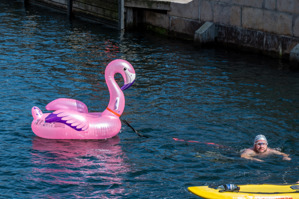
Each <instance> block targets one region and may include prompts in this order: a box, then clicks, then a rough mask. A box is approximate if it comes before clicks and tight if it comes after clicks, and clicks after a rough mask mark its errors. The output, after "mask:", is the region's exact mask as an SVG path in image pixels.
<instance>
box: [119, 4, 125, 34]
mask: <svg viewBox="0 0 299 199" xmlns="http://www.w3.org/2000/svg"><path fill="white" fill-rule="evenodd" d="M118 28H119V29H120V30H124V29H125V2H124V0H118Z"/></svg>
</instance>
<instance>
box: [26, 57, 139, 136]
mask: <svg viewBox="0 0 299 199" xmlns="http://www.w3.org/2000/svg"><path fill="white" fill-rule="evenodd" d="M116 73H120V74H121V75H122V77H123V79H124V86H123V87H121V88H120V87H119V86H118V84H117V83H116V81H115V79H114V75H115V74H116ZM135 77H136V74H135V70H134V68H133V66H132V65H131V64H130V63H129V62H127V61H125V60H121V59H117V60H114V61H112V62H110V63H109V64H108V65H107V67H106V70H105V80H106V84H107V86H108V89H109V93H110V101H109V104H108V106H107V108H106V109H105V110H104V111H103V112H92V113H89V112H88V108H87V106H86V105H85V104H84V103H83V102H80V101H78V100H74V99H67V98H59V99H56V100H54V101H52V102H50V103H49V104H48V105H47V106H46V109H47V110H48V111H54V112H52V113H43V112H42V111H41V110H40V109H39V108H38V107H36V106H34V107H32V110H31V112H32V116H33V121H32V124H31V128H32V131H33V132H34V133H35V134H36V135H37V136H39V137H42V138H47V139H107V138H112V137H114V136H115V135H117V134H118V133H119V131H120V128H121V121H120V119H119V117H120V116H121V114H122V113H123V111H124V108H125V97H124V94H123V92H122V91H123V90H125V89H127V88H129V87H130V86H131V85H132V84H133V83H134V81H135Z"/></svg>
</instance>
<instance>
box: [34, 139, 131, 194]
mask: <svg viewBox="0 0 299 199" xmlns="http://www.w3.org/2000/svg"><path fill="white" fill-rule="evenodd" d="M32 149H33V150H32V154H31V156H32V157H31V162H32V166H33V168H32V175H31V177H30V178H31V180H32V181H34V182H35V183H38V184H40V183H41V184H47V185H49V186H50V187H49V188H48V189H51V187H52V188H53V189H55V187H53V185H59V186H69V185H77V186H76V190H72V194H71V195H74V196H78V197H79V196H80V197H84V194H86V192H87V191H84V192H83V193H81V192H82V191H83V190H82V189H86V188H88V189H89V191H88V192H89V193H88V195H91V196H98V197H101V198H105V197H107V198H111V197H113V198H116V197H117V196H120V195H122V194H123V193H124V189H123V188H122V187H121V184H122V183H123V174H124V173H127V172H129V171H130V168H129V165H127V164H126V163H125V162H124V160H123V158H124V154H123V152H122V150H121V146H120V145H119V137H114V138H112V139H108V140H103V141H93V140H89V141H80V140H47V139H42V138H38V137H35V138H34V139H33V141H32ZM97 187H101V189H97ZM104 187H106V188H105V189H103V188H104ZM67 195H69V193H67V194H66V195H64V194H63V193H57V196H59V197H62V196H64V197H66V196H67Z"/></svg>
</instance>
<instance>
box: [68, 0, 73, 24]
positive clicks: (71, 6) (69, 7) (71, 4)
mask: <svg viewBox="0 0 299 199" xmlns="http://www.w3.org/2000/svg"><path fill="white" fill-rule="evenodd" d="M72 12H73V0H68V1H67V17H68V18H69V19H72V17H73V13H72Z"/></svg>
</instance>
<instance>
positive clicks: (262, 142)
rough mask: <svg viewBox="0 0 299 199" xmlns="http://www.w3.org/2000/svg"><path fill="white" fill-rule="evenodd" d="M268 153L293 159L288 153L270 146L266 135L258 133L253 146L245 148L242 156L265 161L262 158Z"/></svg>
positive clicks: (284, 158) (285, 158)
mask: <svg viewBox="0 0 299 199" xmlns="http://www.w3.org/2000/svg"><path fill="white" fill-rule="evenodd" d="M268 155H280V156H282V159H283V160H291V158H290V157H289V155H288V154H285V153H282V152H280V151H277V150H275V149H271V148H268V141H267V139H266V137H265V136H264V135H257V136H256V137H255V139H254V145H253V147H252V148H249V149H245V150H244V151H243V152H242V153H241V158H245V159H249V160H255V161H259V162H263V160H261V159H260V158H263V157H266V156H268ZM257 157H258V158H257Z"/></svg>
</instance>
